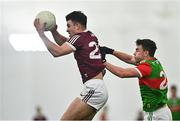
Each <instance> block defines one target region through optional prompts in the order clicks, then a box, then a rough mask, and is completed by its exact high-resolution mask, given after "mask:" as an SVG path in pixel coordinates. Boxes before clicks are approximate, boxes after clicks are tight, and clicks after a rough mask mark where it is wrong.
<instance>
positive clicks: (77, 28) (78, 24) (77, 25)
mask: <svg viewBox="0 0 180 121" xmlns="http://www.w3.org/2000/svg"><path fill="white" fill-rule="evenodd" d="M80 28H81V24H80V23H78V22H76V23H75V29H76V30H79V29H80Z"/></svg>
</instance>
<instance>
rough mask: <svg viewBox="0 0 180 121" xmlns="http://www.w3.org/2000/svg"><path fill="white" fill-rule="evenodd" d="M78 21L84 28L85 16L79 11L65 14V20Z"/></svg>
mask: <svg viewBox="0 0 180 121" xmlns="http://www.w3.org/2000/svg"><path fill="white" fill-rule="evenodd" d="M68 20H71V21H73V22H78V23H80V24H81V25H83V26H84V27H85V28H86V24H87V16H86V15H85V14H84V13H82V12H81V11H73V12H71V13H69V14H68V15H67V16H66V21H68Z"/></svg>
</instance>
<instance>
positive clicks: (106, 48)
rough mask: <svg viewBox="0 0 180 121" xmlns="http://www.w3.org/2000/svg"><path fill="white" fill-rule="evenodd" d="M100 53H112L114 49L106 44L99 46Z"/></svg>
mask: <svg viewBox="0 0 180 121" xmlns="http://www.w3.org/2000/svg"><path fill="white" fill-rule="evenodd" d="M100 52H101V54H102V55H103V54H113V52H114V49H111V48H108V47H106V46H103V47H100Z"/></svg>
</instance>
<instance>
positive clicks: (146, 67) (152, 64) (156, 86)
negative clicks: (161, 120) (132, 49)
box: [136, 58, 168, 112]
mask: <svg viewBox="0 0 180 121" xmlns="http://www.w3.org/2000/svg"><path fill="white" fill-rule="evenodd" d="M136 68H137V70H138V72H139V74H140V78H139V86H140V92H141V98H142V101H143V110H144V111H146V112H152V111H155V110H157V109H158V108H159V107H161V106H163V105H164V104H166V103H167V100H168V99H167V91H168V88H167V78H166V75H165V72H164V70H163V67H162V66H161V64H160V62H159V61H158V60H157V59H155V58H154V59H153V60H144V61H142V62H141V63H140V64H139V65H137V67H136Z"/></svg>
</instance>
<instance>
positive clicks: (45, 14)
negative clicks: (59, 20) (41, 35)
mask: <svg viewBox="0 0 180 121" xmlns="http://www.w3.org/2000/svg"><path fill="white" fill-rule="evenodd" d="M36 18H38V19H39V20H40V23H46V26H45V31H49V30H51V29H52V28H53V27H54V26H55V25H56V18H55V16H54V14H53V13H51V12H50V11H41V12H39V13H38V14H37V16H36Z"/></svg>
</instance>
